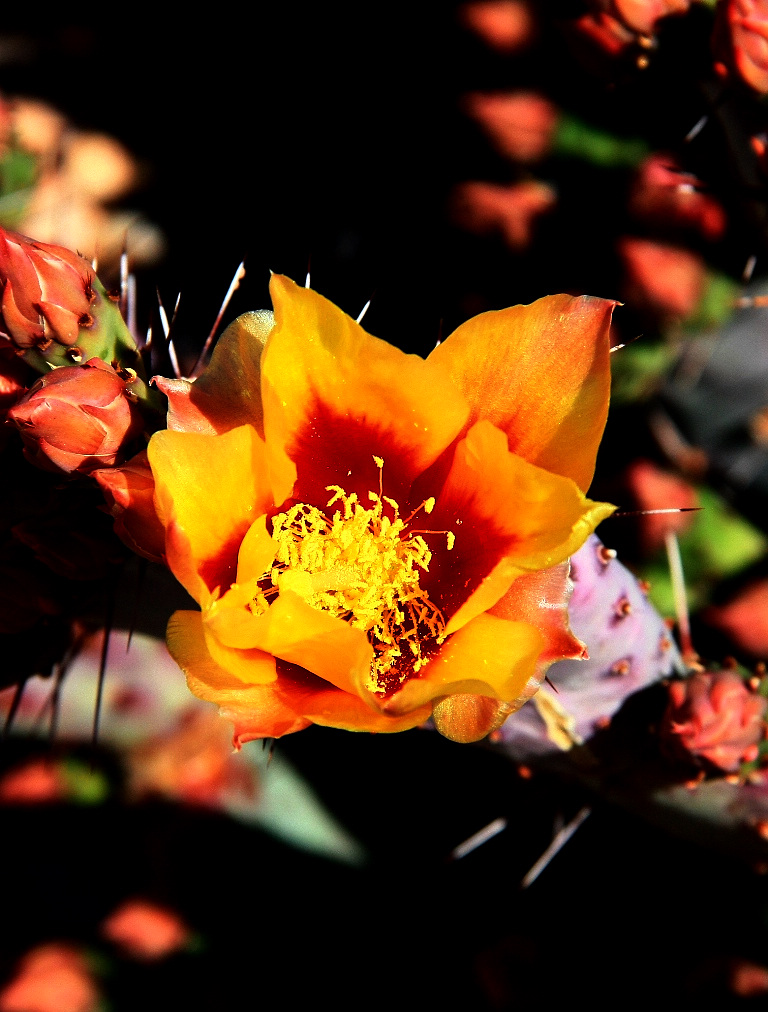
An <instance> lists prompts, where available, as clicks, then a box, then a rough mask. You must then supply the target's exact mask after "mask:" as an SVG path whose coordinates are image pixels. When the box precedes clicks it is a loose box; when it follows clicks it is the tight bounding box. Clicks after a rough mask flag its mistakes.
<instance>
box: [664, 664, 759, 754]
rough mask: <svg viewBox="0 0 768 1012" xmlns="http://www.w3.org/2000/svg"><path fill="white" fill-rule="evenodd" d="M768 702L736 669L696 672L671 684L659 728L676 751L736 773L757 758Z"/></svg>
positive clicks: (665, 739)
mask: <svg viewBox="0 0 768 1012" xmlns="http://www.w3.org/2000/svg"><path fill="white" fill-rule="evenodd" d="M767 707H768V699H766V697H765V696H761V695H758V694H757V693H756V692H753V691H752V689H750V687H749V686H748V685H747V684H746V682H745V681H744V679H743V678H741V677H740V676H739V675H738V674H737V673H736V672H735V671H715V672H712V671H697V672H696V673H695V674H693V675H691V676H690V678H687V679H685V680H684V681H679V682H672V683H670V686H669V704H668V706H667V711H666V713H665V715H664V719H663V721H662V724H661V728H660V733H661V736H662V740H664V741H665V742H666V743H667V744H668V745H671V746H672V747H673V748H674V750H675V751H676V752H678V753H682V754H683V755H685V756H687V757H689V758H693V759H705V760H707V761H708V762H710V763H712V764H713V765H714V766H717V767H718V768H719V769H721V770H725V771H727V772H735V771H736V770H738V768H739V766H740V765H741V763H743V762H751V761H752V760H754V759H756V758H757V754H758V744H759V742H760V741H761V740H762V738H763V736H764V734H765V730H766V723H765V711H766V708H767Z"/></svg>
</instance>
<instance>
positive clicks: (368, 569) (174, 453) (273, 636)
mask: <svg viewBox="0 0 768 1012" xmlns="http://www.w3.org/2000/svg"><path fill="white" fill-rule="evenodd" d="M271 294H272V301H273V305H274V326H273V327H272V320H271V318H270V317H269V314H248V315H247V316H246V317H241V319H240V321H237V322H236V324H234V325H233V326H232V327H230V328H229V330H228V331H227V332H226V333H225V335H223V337H222V339H221V341H220V342H219V345H218V347H217V349H216V352H215V354H214V357H213V359H212V362H211V365H210V366H209V368H208V370H207V371H206V373H204V374H203V376H201V378H200V379H199V380H198V381H197V382H195V383H189V382H187V381H167V380H166V381H163V383H162V384H161V385H162V386H163V388H164V389H165V390H166V392H167V393H168V395H169V399H170V405H171V407H170V411H169V428H168V429H167V430H165V431H162V432H158V433H156V434H155V435H154V436H153V437H152V440H151V442H150V444H149V461H150V464H151V467H152V471H153V474H154V479H155V486H156V490H155V505H156V508H157V512H158V515H159V517H160V520H161V522H162V524H163V526H164V528H165V537H166V544H165V547H166V556H167V559H168V564H169V565H170V567H171V569H172V570H173V572H174V573H175V575H176V577H177V578H178V579H179V580H180V581H181V582H182V583H183V584H184V586H185V587H186V588H187V590H188V591H189V593H190V594H191V595H192V596H193V597H194V598H195V600H197V601H198V602H199V604H200V607H201V611H200V612H197V611H182V612H177V613H176V614H175V615H174V616H173V617H172V619H171V622H170V624H169V627H168V645H169V648H170V651H171V653H172V654H173V656H174V658H175V659H176V661H177V662H178V663H179V665H180V666H181V667H182V668H183V669H184V671H185V672H186V675H187V679H188V683H189V686H190V688H191V690H192V691H193V692H194V693H195V694H196V695H198V696H200V697H202V698H203V699H207V700H211V701H213V702H215V703H217V704H218V705H219V707H220V709H221V712H222V714H223V715H224V716H226V717H228V718H229V719H231V720H232V721H233V723H234V725H235V742H236V744H239V743H241V742H243V741H247V740H249V739H251V738H260V737H267V736H274V737H279V736H280V735H283V734H286V733H289V732H291V731H297V730H299V729H301V728H303V727H306V726H307V725H309V724H310V723H316V724H324V725H329V726H332V727H341V728H349V729H351V730H362V731H400V730H405V729H407V728H411V727H414V726H416V725H418V724H421V723H422V722H423V721H425V720H426V719H427V718H428V717H430V716H433V717H434V719H435V723H436V724H437V726H438V729H439V730H440V731H442V733H444V734H446V735H447V736H448V737H451V738H453V739H455V740H460V741H472V740H476V739H477V738H480V737H483V736H484V735H485V734H487V733H488V731H490V730H491V729H492V728H494V727H497V726H499V725H500V724H501V723H502V722H503V720H504V719H505V718H506V717H507V716H508V715H509V714H510V713H512V712H513V711H514V710H515V709H517V708H518V707H519V706H520V705H522V703H523V702H524V701H525V700H526V699H527V698H528V697H529V696H530V695H532V694H533V693H534V692H535V691H536V689H537V688H538V686H539V684H540V682H541V680H542V679H543V677H544V673H545V671H546V668H547V666H548V665H549V664H550V663H551V662H552V661H553V660H557V659H560V658H562V657H574V656H580V655H582V654H583V652H584V648H583V646H582V644H581V643H580V642H579V641H578V640H577V639H575V637H574V636H573V635H572V634H571V632H570V629H569V627H568V621H567V599H568V579H567V575H568V563H567V560H568V558H569V556H570V555H571V554H572V553H573V552H575V551H576V549H578V548H579V546H580V545H581V544H582V543H583V542H584V540H585V539H586V538H587V536H588V535H589V534H590V533H591V531H592V530H593V529H594V528H595V526H596V525H597V524H598V523H599V522H600V521H601V520H602V519H604V518H605V517H606V516H608V515H609V514H610V513H611V512H612V510H613V507H612V506H610V505H608V504H605V503H594V502H592V501H590V500H589V499H587V498H585V495H584V492H585V491H586V488H587V486H588V485H589V482H590V481H591V477H592V472H593V469H594V461H595V455H596V452H597V446H598V443H599V441H600V437H601V435H602V430H603V426H604V424H605V417H606V413H607V406H608V389H609V365H608V327H609V321H610V314H611V310H612V308H613V303H611V302H606V301H603V300H600V299H591V298H586V297H582V298H571V297H569V296H565V295H560V296H552V297H549V298H546V299H541V300H539V301H538V302H535V303H533V304H532V305H531V306H516V307H513V308H511V309H507V310H503V311H501V312H492V313H485V314H483V315H481V316H478V317H476V318H474V319H472V320H470V321H468V322H467V323H465V324H463V325H462V326H461V327H459V328H458V330H456V332H455V333H454V334H452V335H451V336H450V337H449V338H448V339H447V340H446V341H445V342H443V343H442V344H441V345H439V346H438V347H437V348H436V349H435V351H433V352H432V354H431V355H429V357H428V358H427V359H426V360H424V359H422V358H419V357H418V356H415V355H406V354H404V353H403V352H401V351H399V350H397V349H396V348H394V347H393V346H391V345H389V344H387V343H386V342H384V341H380V340H378V339H376V338H374V337H371V336H370V335H369V334H367V333H366V332H365V331H364V330H363V329H362V327H360V326H359V325H358V324H357V323H355V322H354V321H353V320H352V319H351V318H350V317H348V316H346V314H344V313H342V312H341V310H339V309H337V308H336V307H335V306H334V305H332V304H331V303H330V302H328V301H327V300H326V299H324V298H322V297H321V296H320V295H318V294H316V293H315V292H313V291H311V290H308V289H303V288H299V287H297V286H296V285H295V284H294V283H293V282H292V281H289V280H288V279H287V278H284V277H280V276H274V277H273V278H272V282H271Z"/></svg>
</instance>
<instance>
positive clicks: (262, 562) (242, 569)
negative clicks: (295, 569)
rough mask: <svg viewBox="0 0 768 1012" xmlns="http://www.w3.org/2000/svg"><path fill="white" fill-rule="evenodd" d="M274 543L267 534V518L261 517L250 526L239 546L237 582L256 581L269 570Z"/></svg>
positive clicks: (273, 552) (274, 547) (273, 555)
mask: <svg viewBox="0 0 768 1012" xmlns="http://www.w3.org/2000/svg"><path fill="white" fill-rule="evenodd" d="M275 549H276V545H275V542H274V541H273V540H272V535H271V534H269V533H267V518H266V516H261V517H259V518H258V519H257V520H254V522H253V523H252V524H251V526H250V527H249V528H248V532H247V534H246V535H245V537H244V538H243V541H242V544H241V545H240V552H239V554H238V556H237V582H238V583H247V582H248V581H249V580H258V579H259V578H260V577H262V576H263V575H264V574H265V573H266V572H267V571H268V570H269V568H270V566H271V565H272V563H273V562H274V559H275Z"/></svg>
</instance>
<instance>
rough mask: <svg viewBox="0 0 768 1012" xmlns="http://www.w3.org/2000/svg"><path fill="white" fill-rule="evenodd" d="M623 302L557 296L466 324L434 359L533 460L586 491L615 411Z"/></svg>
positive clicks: (476, 409)
mask: <svg viewBox="0 0 768 1012" xmlns="http://www.w3.org/2000/svg"><path fill="white" fill-rule="evenodd" d="M615 305H616V303H615V302H611V301H607V300H605V299H594V298H589V297H587V296H581V297H579V298H572V297H571V296H568V295H551V296H547V297H546V298H543V299H539V300H538V301H537V302H534V303H532V304H531V305H530V306H513V307H512V308H510V309H502V310H500V311H498V312H489V313H482V314H481V315H480V316H476V317H474V318H473V319H471V320H468V321H467V322H466V323H463V324H462V325H461V326H460V327H459V328H458V329H457V330H455V331H454V332H453V334H451V336H450V337H449V338H448V339H447V340H445V341H444V342H443V343H442V344H440V345H439V346H438V347H437V348H436V349H435V350H434V351H433V352H432V353H431V355H430V356H429V359H428V361H430V362H431V361H435V362H438V363H440V364H441V365H444V366H445V367H446V368H447V369H448V370H449V372H450V376H451V379H452V380H453V382H454V383H455V384H456V386H457V387H458V388H459V389H460V390H461V391H462V393H463V394H464V396H465V397H466V398H467V400H468V401H469V402H470V404H471V413H470V418H469V424H470V425H471V424H472V423H473V422H476V421H478V420H479V419H483V418H486V419H488V420H489V421H491V422H493V424H494V425H496V426H498V427H499V428H500V429H502V430H503V431H504V432H505V433H506V434H507V436H508V437H509V448H510V450H512V451H513V452H514V453H517V454H519V455H520V456H521V457H524V458H525V459H526V460H529V461H530V462H531V463H534V464H538V465H539V466H540V467H544V468H546V469H547V470H549V471H554V472H555V473H556V474H561V475H565V476H566V477H568V478H572V479H573V480H574V481H575V482H576V484H577V485H579V487H580V488H581V489H583V490H584V491H586V489H587V488H588V487H589V484H590V482H591V480H592V474H593V472H594V467H595V457H596V455H597V447H598V444H599V442H600V438H601V436H602V433H603V428H604V426H605V419H606V417H607V413H608V395H609V388H610V367H609V361H608V357H609V350H608V349H609V340H608V329H609V326H610V319H611V313H612V311H613V307H614V306H615Z"/></svg>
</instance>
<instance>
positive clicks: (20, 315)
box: [0, 229, 94, 350]
mask: <svg viewBox="0 0 768 1012" xmlns="http://www.w3.org/2000/svg"><path fill="white" fill-rule="evenodd" d="M0 288H1V289H2V302H0V327H2V329H3V330H4V331H5V332H6V334H7V336H8V337H9V338H10V339H11V341H13V343H14V344H15V345H16V346H17V347H19V348H23V349H27V348H34V347H37V348H40V349H41V350H45V349H46V348H48V347H49V346H50V345H51V343H52V342H54V341H56V342H58V343H59V344H64V345H67V346H68V347H69V346H72V345H74V344H76V342H77V338H78V335H79V333H80V328H81V327H88V326H90V324H91V323H92V317H91V303H92V302H93V300H94V290H93V271H92V270H91V267H90V264H89V263H88V262H87V260H84V259H83V258H82V257H80V256H78V255H77V254H76V253H73V252H72V251H71V250H68V249H65V248H64V247H63V246H52V245H49V244H48V243H43V242H35V240H34V239H28V238H27V237H26V236H24V235H19V234H18V233H17V232H7V231H5V230H3V229H0Z"/></svg>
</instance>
